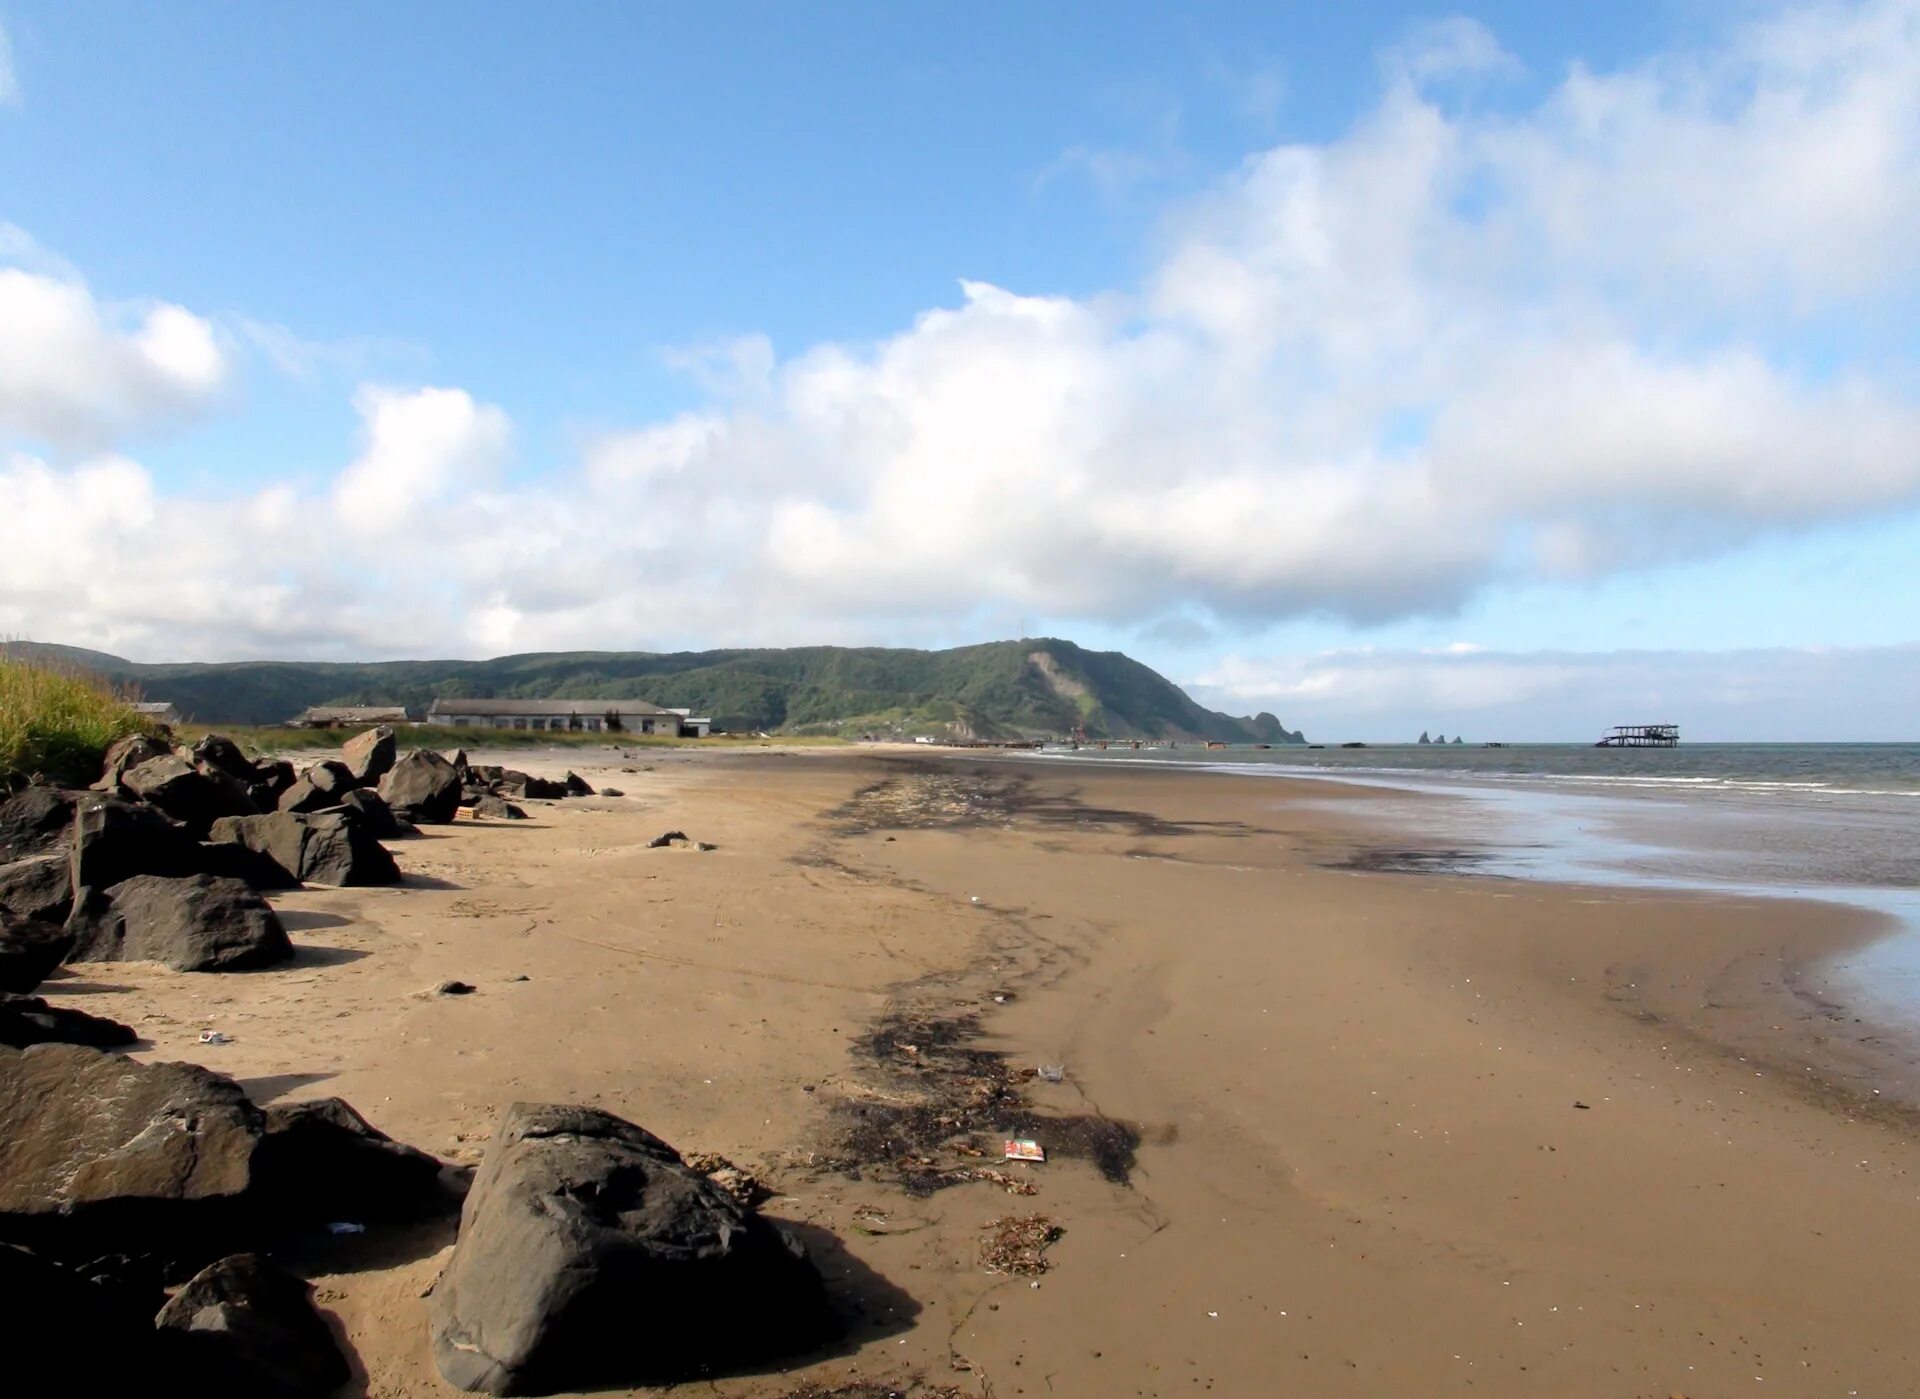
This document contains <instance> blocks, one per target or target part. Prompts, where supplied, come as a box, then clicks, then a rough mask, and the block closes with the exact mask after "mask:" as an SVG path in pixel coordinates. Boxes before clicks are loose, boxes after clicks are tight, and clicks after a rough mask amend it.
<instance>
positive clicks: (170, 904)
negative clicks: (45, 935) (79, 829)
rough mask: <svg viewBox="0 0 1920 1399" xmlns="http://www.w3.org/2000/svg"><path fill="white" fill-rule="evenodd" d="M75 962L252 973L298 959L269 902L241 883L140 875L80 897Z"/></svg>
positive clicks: (73, 924) (72, 926) (74, 921)
mask: <svg viewBox="0 0 1920 1399" xmlns="http://www.w3.org/2000/svg"><path fill="white" fill-rule="evenodd" d="M67 926H68V930H69V931H70V932H72V933H73V935H74V945H73V950H72V951H71V952H69V953H68V954H67V960H68V961H71V962H159V963H161V964H163V965H165V966H169V967H172V968H173V969H174V970H175V971H181V972H216V971H247V970H251V969H253V968H255V967H270V966H273V965H274V964H276V963H279V962H284V961H287V960H288V959H289V958H291V957H292V956H293V944H292V943H291V942H289V941H288V940H287V932H286V929H285V928H283V927H281V925H280V919H279V917H278V916H277V915H275V913H274V911H273V910H272V909H271V908H269V907H268V906H267V902H266V900H265V899H263V898H261V897H260V895H259V894H257V893H255V892H254V891H253V890H252V889H251V888H249V887H248V886H247V885H246V884H245V883H244V882H242V881H241V880H238V879H225V878H220V877H218V876H215V875H208V874H194V875H186V876H184V877H180V878H168V877H166V876H164V875H153V874H138V875H135V876H134V877H133V878H132V879H127V880H122V881H121V882H120V883H118V884H116V885H114V886H113V887H112V888H110V889H108V890H106V891H105V893H104V894H101V893H99V892H97V891H93V890H89V891H88V893H87V896H86V897H85V898H83V899H82V898H77V899H76V900H75V906H74V910H73V917H72V918H71V920H70V921H69V923H68V925H67Z"/></svg>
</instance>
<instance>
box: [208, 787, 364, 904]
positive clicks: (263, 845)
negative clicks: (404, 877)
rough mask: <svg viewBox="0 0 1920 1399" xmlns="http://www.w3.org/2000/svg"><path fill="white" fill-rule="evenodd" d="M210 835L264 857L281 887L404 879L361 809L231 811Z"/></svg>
mask: <svg viewBox="0 0 1920 1399" xmlns="http://www.w3.org/2000/svg"><path fill="white" fill-rule="evenodd" d="M212 838H213V840H214V841H215V842H216V843H226V844H231V845H237V846H240V847H242V848H244V849H246V850H250V851H252V852H254V853H255V854H257V855H260V856H262V857H264V859H265V860H266V861H267V862H268V863H269V864H270V865H271V867H272V868H273V869H274V870H276V871H277V872H278V873H279V875H280V878H281V882H280V884H279V886H278V887H281V888H286V887H289V886H291V885H294V884H302V883H305V884H328V885H333V886H335V887H344V886H347V885H367V884H398V883H399V882H400V869H399V867H398V866H397V865H395V864H394V862H393V856H391V855H389V854H388V853H387V851H386V848H385V847H384V846H382V845H381V844H380V842H379V841H377V840H375V839H374V838H373V836H372V835H371V834H370V833H369V832H368V830H367V826H366V823H365V821H364V820H363V819H362V818H361V816H360V814H359V813H358V812H357V811H349V810H348V809H347V808H345V807H341V808H337V809H335V810H332V811H322V812H316V813H313V814H311V815H308V814H306V813H302V812H294V811H276V812H274V813H272V814H271V815H267V816H229V817H226V818H224V819H222V820H219V821H216V822H214V824H213V832H212Z"/></svg>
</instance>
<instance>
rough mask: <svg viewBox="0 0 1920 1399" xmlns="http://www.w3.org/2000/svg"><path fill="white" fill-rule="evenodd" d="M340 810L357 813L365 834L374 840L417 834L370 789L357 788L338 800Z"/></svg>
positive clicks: (382, 798)
mask: <svg viewBox="0 0 1920 1399" xmlns="http://www.w3.org/2000/svg"><path fill="white" fill-rule="evenodd" d="M340 810H342V811H354V812H358V813H359V815H360V820H361V823H362V824H363V825H365V826H366V828H367V834H368V835H370V836H372V837H373V838H374V839H375V840H399V839H400V838H401V837H403V836H410V835H418V834H419V832H418V831H416V830H414V828H413V826H412V824H411V823H410V822H406V821H402V820H401V819H400V818H399V817H398V816H395V815H394V814H393V808H392V807H390V806H388V805H387V799H386V798H385V797H383V796H381V795H380V794H379V793H378V792H376V791H374V790H373V789H372V788H370V787H357V788H355V789H354V790H353V791H351V792H348V793H347V794H346V795H345V796H344V797H342V798H340Z"/></svg>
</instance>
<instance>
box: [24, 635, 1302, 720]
mask: <svg viewBox="0 0 1920 1399" xmlns="http://www.w3.org/2000/svg"><path fill="white" fill-rule="evenodd" d="M13 649H14V650H15V651H16V652H21V651H27V652H30V653H32V654H35V655H40V656H43V657H54V658H57V659H59V660H61V661H63V662H65V663H68V664H75V665H80V666H84V667H86V668H87V669H89V670H92V671H94V672H96V673H98V674H100V675H102V676H105V677H107V678H108V679H109V680H111V681H113V682H116V683H120V684H137V685H139V686H140V687H141V688H142V689H143V690H144V691H145V693H147V694H149V695H152V696H154V697H155V698H158V699H165V700H168V701H170V702H172V703H173V704H174V705H176V706H177V707H178V708H179V709H180V711H181V713H183V714H185V715H187V716H189V718H191V719H192V720H194V721H196V722H198V723H202V724H218V725H222V726H226V725H233V724H244V725H276V724H281V723H284V722H285V721H286V720H287V719H288V718H290V717H291V716H293V715H295V714H297V713H299V712H300V711H301V710H303V709H305V708H307V707H308V706H310V705H372V704H401V705H406V706H408V707H409V708H412V709H414V710H416V711H422V710H424V709H425V708H426V706H427V705H428V704H430V703H431V702H432V701H433V700H435V699H442V698H457V697H479V696H487V697H492V698H499V699H548V698H558V697H566V698H574V699H646V700H651V701H652V702H654V703H655V704H660V705H665V706H667V707H669V708H677V707H684V708H688V709H692V710H693V711H694V712H696V713H698V714H702V715H711V716H712V718H713V721H714V724H715V727H716V728H720V729H726V730H731V731H735V732H741V731H745V732H768V733H775V732H777V733H780V734H783V735H794V734H815V735H837V736H842V737H854V736H858V735H861V734H865V733H873V734H881V735H888V736H899V735H903V734H908V733H914V732H931V731H943V732H951V733H956V734H961V735H966V736H971V737H976V738H1016V737H1029V736H1036V735H1048V734H1058V735H1064V734H1069V733H1072V732H1074V731H1075V730H1080V731H1082V732H1084V733H1085V734H1086V735H1087V736H1088V737H1089V738H1188V739H1201V738H1205V739H1215V740H1220V741H1224V742H1230V743H1236V742H1237V743H1246V742H1260V743H1298V742H1302V741H1303V739H1302V737H1301V735H1299V734H1298V733H1293V732H1289V731H1288V730H1287V729H1286V728H1285V727H1284V726H1283V725H1282V724H1281V723H1280V721H1279V720H1278V719H1277V718H1275V717H1274V716H1273V715H1271V714H1261V715H1256V716H1252V717H1246V718H1241V717H1236V716H1233V715H1229V714H1222V713H1218V712H1216V711H1214V710H1210V709H1206V708H1204V707H1202V706H1201V705H1199V704H1197V703H1195V702H1194V701H1193V700H1192V699H1191V698H1190V697H1189V696H1188V695H1187V694H1186V693H1185V692H1183V691H1182V690H1181V689H1180V688H1179V687H1178V686H1177V685H1175V684H1173V682H1171V681H1169V680H1167V679H1166V678H1165V677H1164V676H1161V675H1159V674H1156V673H1155V672H1154V671H1153V670H1151V669H1149V668H1148V667H1147V666H1144V665H1142V664H1141V663H1140V662H1138V661H1136V660H1133V659H1132V658H1131V657H1129V656H1126V655H1123V654H1121V653H1120V652H1117V651H1089V650H1087V649H1085V648H1083V647H1080V646H1077V645H1075V644H1074V643H1073V642H1070V641H1063V640H1059V639H1055V638H1046V637H1043V638H1037V639H1026V640H1020V641H996V642H988V643H985V644H982V645H978V646H960V647H954V648H952V649H949V650H944V651H921V650H908V649H903V648H887V647H842V646H801V647H789V648H780V649H745V650H719V651H680V652H671V653H656V652H645V651H555V652H540V653H534V654H528V655H519V656H501V657H497V658H494V659H492V660H483V661H464V660H425V661H384V662H369V663H358V662H327V661H239V662H227V663H219V664H208V663H188V664H155V665H143V664H138V663H135V662H132V661H127V660H124V659H122V658H120V657H118V656H112V655H107V654H105V653H103V652H97V651H81V650H77V649H74V648H70V647H61V646H48V645H39V644H26V643H15V644H14V647H13Z"/></svg>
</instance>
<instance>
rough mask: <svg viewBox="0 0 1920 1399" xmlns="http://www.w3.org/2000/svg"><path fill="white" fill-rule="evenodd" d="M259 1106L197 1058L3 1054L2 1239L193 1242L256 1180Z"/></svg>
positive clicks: (69, 1049)
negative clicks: (147, 1060)
mask: <svg viewBox="0 0 1920 1399" xmlns="http://www.w3.org/2000/svg"><path fill="white" fill-rule="evenodd" d="M261 1133H262V1120H261V1116H260V1110H259V1109H258V1108H256V1107H255V1106H254V1105H253V1104H252V1103H250V1102H248V1101H247V1095H246V1094H245V1093H243V1092H241V1090H240V1086H239V1085H238V1084H236V1083H234V1082H233V1080H231V1079H228V1078H223V1077H221V1076H220V1075H219V1074H216V1073H210V1072H209V1071H207V1070H206V1069H203V1068H200V1067H199V1066H198V1065H194V1064H141V1063H137V1062H135V1061H134V1060H132V1059H128V1058H126V1057H124V1056H122V1055H119V1054H108V1053H104V1052H103V1051H101V1050H98V1049H89V1048H85V1047H83V1046H80V1045H72V1044H37V1045H34V1046H32V1047H31V1048H28V1049H20V1050H12V1049H9V1050H0V1237H5V1238H8V1239H12V1240H14V1241H16V1242H21V1243H27V1244H30V1245H31V1244H34V1243H35V1242H36V1240H37V1241H39V1242H41V1243H42V1244H44V1245H46V1246H49V1247H52V1246H57V1247H59V1248H60V1249H61V1250H62V1251H65V1252H68V1253H69V1256H78V1257H83V1258H84V1257H90V1256H93V1255H94V1254H97V1253H101V1252H109V1251H117V1252H139V1251H143V1250H146V1249H151V1248H168V1247H172V1246H175V1245H179V1244H182V1243H185V1242H188V1241H191V1240H192V1239H193V1237H194V1236H195V1234H196V1233H197V1232H198V1231H199V1229H200V1227H201V1226H202V1225H204V1224H206V1223H207V1222H209V1220H210V1219H212V1218H213V1217H214V1216H216V1215H218V1214H219V1213H220V1212H221V1211H223V1210H224V1209H226V1208H230V1207H232V1206H235V1205H237V1203H238V1202H239V1201H240V1199H241V1197H242V1195H243V1194H244V1192H245V1191H246V1189H247V1187H248V1186H249V1185H250V1184H251V1183H252V1179H253V1176H252V1164H253V1153H254V1150H255V1148H256V1147H257V1146H258V1145H259V1142H260V1137H261Z"/></svg>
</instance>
